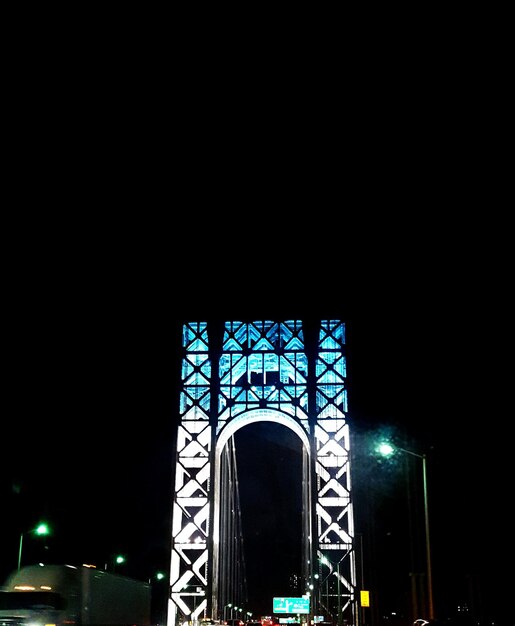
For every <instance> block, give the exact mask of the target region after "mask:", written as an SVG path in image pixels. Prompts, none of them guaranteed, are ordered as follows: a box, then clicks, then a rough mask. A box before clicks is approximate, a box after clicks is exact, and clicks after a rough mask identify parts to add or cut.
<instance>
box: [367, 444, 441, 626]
mask: <svg viewBox="0 0 515 626" xmlns="http://www.w3.org/2000/svg"><path fill="white" fill-rule="evenodd" d="M396 450H399V451H400V452H405V453H406V454H409V455H411V456H415V457H417V458H419V459H422V484H423V489H424V523H425V534H426V566H427V600H428V609H429V619H431V620H432V619H434V607H433V578H432V572H431V542H430V536H429V506H428V501H427V468H426V455H425V454H417V453H416V452H413V451H411V450H406V448H401V447H399V446H393V445H391V444H390V443H388V442H382V443H380V444H379V446H378V448H377V451H378V452H379V454H382V455H383V456H390V455H392V454H393V453H394V452H395V451H396Z"/></svg>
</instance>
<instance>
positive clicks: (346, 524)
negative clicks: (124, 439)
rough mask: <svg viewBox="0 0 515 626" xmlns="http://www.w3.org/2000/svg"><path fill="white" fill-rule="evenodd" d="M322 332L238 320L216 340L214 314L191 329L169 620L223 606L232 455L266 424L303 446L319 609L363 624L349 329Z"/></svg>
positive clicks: (330, 326)
mask: <svg viewBox="0 0 515 626" xmlns="http://www.w3.org/2000/svg"><path fill="white" fill-rule="evenodd" d="M310 328H311V332H310V333H309V340H307V335H308V332H307V328H306V324H303V322H302V321H301V320H290V321H280V322H278V321H255V322H238V321H228V322H225V324H224V325H223V330H222V331H221V332H222V338H221V341H220V340H216V341H215V340H214V339H213V336H212V335H213V334H212V331H211V330H210V328H209V326H208V324H207V323H205V322H192V323H187V324H184V326H183V336H182V345H183V350H184V354H183V361H182V368H181V381H182V385H181V390H180V400H179V411H180V423H179V426H178V432H177V450H176V467H175V486H174V493H173V504H172V537H171V559H170V599H169V604H168V626H176V624H177V623H178V620H179V619H185V620H195V619H198V618H199V616H202V615H206V614H209V615H210V616H212V617H216V616H219V615H220V614H221V611H222V609H223V607H222V606H219V604H220V598H219V589H220V586H221V583H220V580H219V579H220V576H221V575H222V573H221V570H220V561H221V557H220V554H219V552H220V537H221V528H220V524H221V523H222V524H223V521H222V522H221V521H220V520H223V519H224V515H223V514H222V513H223V512H222V511H221V510H220V508H221V504H220V492H221V490H222V487H221V484H220V473H221V467H222V461H221V459H222V458H223V455H222V452H223V450H224V449H226V446H227V444H228V442H229V441H230V439H231V437H232V435H233V434H234V433H235V432H236V431H237V430H238V429H239V428H241V427H243V426H245V425H247V424H250V423H252V422H255V421H272V422H276V423H280V424H283V425H285V426H287V427H288V428H290V429H291V430H293V432H295V433H296V434H297V435H298V436H299V438H300V440H301V442H302V444H303V454H304V459H305V471H304V473H303V476H302V477H299V480H303V483H305V484H304V492H303V493H304V508H305V514H304V520H303V525H304V529H303V534H304V543H305V545H304V546H303V550H304V552H303V554H304V555H305V563H304V572H303V574H304V577H305V584H306V593H311V594H312V596H313V602H312V605H311V612H312V614H313V613H314V614H325V615H329V614H332V615H333V616H334V619H335V621H337V622H338V624H341V623H346V624H356V619H357V617H356V615H357V611H356V577H355V553H354V525H353V512H352V498H351V474H350V460H349V456H350V441H349V425H348V421H347V392H346V385H345V381H346V361H345V352H344V350H345V325H344V324H343V322H341V321H340V320H321V321H319V322H318V323H317V324H316V325H315V327H314V331H313V327H310ZM215 334H216V333H215ZM308 344H309V345H308ZM222 530H223V529H222ZM313 531H314V532H313ZM263 549H264V550H265V551H266V546H264V548H263ZM311 584H313V585H314V587H313V589H314V590H313V591H311V592H310V591H309V589H310V585H311Z"/></svg>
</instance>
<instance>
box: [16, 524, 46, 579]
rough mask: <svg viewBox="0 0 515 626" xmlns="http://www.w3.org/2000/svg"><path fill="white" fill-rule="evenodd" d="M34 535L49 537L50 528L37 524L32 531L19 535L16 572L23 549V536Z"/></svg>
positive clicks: (19, 566)
mask: <svg viewBox="0 0 515 626" xmlns="http://www.w3.org/2000/svg"><path fill="white" fill-rule="evenodd" d="M30 533H32V534H34V535H38V536H39V537H40V536H42V535H49V534H50V527H49V526H48V524H47V523H46V522H41V523H40V524H38V525H37V526H36V528H33V529H32V530H27V531H25V532H24V533H21V534H20V545H19V548H18V571H19V570H20V568H21V553H22V549H23V535H28V534H30Z"/></svg>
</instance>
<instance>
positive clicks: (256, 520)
mask: <svg viewBox="0 0 515 626" xmlns="http://www.w3.org/2000/svg"><path fill="white" fill-rule="evenodd" d="M234 441H235V447H236V459H237V465H238V482H239V493H240V508H241V520H242V532H243V538H244V546H245V564H246V573H247V589H248V607H249V610H250V611H252V612H253V614H254V616H256V615H257V616H260V615H271V614H272V603H273V598H274V597H275V596H297V595H301V594H302V593H304V591H301V588H300V575H301V571H302V570H301V558H302V442H301V440H300V439H299V437H298V436H297V435H296V434H295V433H294V432H293V431H292V430H290V429H289V428H287V427H286V426H283V425H281V424H277V423H275V422H255V423H252V424H248V425H246V426H243V427H242V428H240V429H239V430H238V431H237V432H236V433H235V434H234Z"/></svg>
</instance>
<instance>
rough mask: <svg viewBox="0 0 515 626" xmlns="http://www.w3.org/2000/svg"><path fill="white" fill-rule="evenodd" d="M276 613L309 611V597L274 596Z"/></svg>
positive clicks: (306, 612) (305, 612)
mask: <svg viewBox="0 0 515 626" xmlns="http://www.w3.org/2000/svg"><path fill="white" fill-rule="evenodd" d="M274 613H303V614H308V613H309V598H274Z"/></svg>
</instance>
